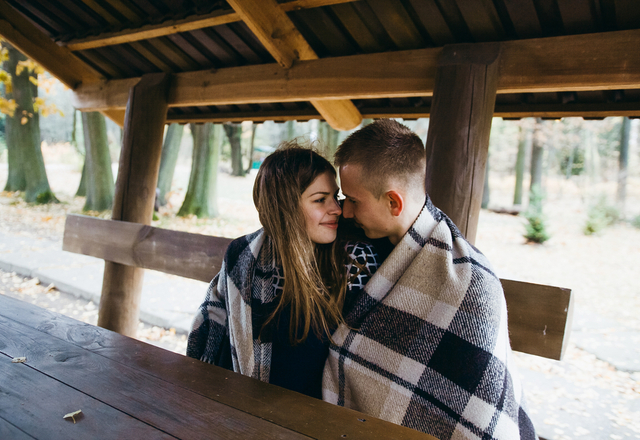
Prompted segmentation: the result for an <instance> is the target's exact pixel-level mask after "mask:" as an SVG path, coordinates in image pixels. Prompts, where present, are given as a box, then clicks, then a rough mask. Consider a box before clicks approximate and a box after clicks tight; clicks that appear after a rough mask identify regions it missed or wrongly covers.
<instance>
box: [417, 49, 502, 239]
mask: <svg viewBox="0 0 640 440" xmlns="http://www.w3.org/2000/svg"><path fill="white" fill-rule="evenodd" d="M499 55H500V45H499V44H498V43H487V44H473V45H472V44H456V45H450V46H445V47H444V49H443V51H442V56H441V58H440V60H439V62H438V67H437V71H436V79H435V86H434V91H433V103H432V106H431V117H430V121H429V133H428V135H427V143H426V147H427V173H426V188H427V193H428V194H429V196H430V197H431V200H432V201H433V203H434V204H435V205H436V206H437V207H438V208H440V209H442V211H444V212H445V214H447V215H448V216H449V217H450V218H451V220H453V222H454V223H455V224H456V225H457V226H458V228H459V229H460V231H461V232H462V233H463V234H464V235H465V237H466V238H467V240H469V241H470V242H471V243H474V241H475V236H476V230H477V229H478V216H479V214H480V205H481V203H482V191H483V187H484V175H485V165H486V163H487V155H488V152H489V134H490V131H491V119H492V117H493V109H494V106H495V99H496V90H497V85H498V59H499Z"/></svg>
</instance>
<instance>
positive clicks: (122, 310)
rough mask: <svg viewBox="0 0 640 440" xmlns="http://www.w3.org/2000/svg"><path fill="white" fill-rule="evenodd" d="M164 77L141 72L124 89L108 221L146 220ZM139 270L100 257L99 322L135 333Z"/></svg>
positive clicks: (164, 93) (154, 174)
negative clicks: (125, 95) (121, 136)
mask: <svg viewBox="0 0 640 440" xmlns="http://www.w3.org/2000/svg"><path fill="white" fill-rule="evenodd" d="M169 82H170V78H169V75H167V74H165V73H154V74H147V75H144V76H143V77H142V79H141V80H140V82H139V83H138V84H136V85H135V86H134V87H132V88H131V90H130V91H129V101H128V102H127V110H126V114H125V124H124V139H123V141H122V151H121V152H120V165H119V168H118V178H117V181H116V188H115V195H114V203H113V215H112V219H113V220H121V221H128V222H135V223H141V224H145V225H149V224H151V219H152V216H153V205H154V201H155V195H156V185H157V182H158V172H159V169H160V156H161V153H162V136H163V129H164V124H165V120H166V117H167V95H168V90H169ZM143 271H144V270H143V269H141V268H138V267H132V266H125V265H122V264H118V263H112V262H109V261H105V266H104V279H103V282H102V296H101V298H100V313H99V315H98V325H99V326H101V327H104V328H107V329H109V330H113V331H116V332H118V333H121V334H123V335H127V336H132V337H135V335H136V330H137V327H138V313H139V310H140V296H141V293H142V279H143V275H144V272H143Z"/></svg>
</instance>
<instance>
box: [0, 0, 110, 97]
mask: <svg viewBox="0 0 640 440" xmlns="http://www.w3.org/2000/svg"><path fill="white" fill-rule="evenodd" d="M0 34H1V35H2V37H3V38H5V39H6V40H7V41H8V42H9V43H11V44H12V45H13V46H14V47H15V48H16V49H18V50H19V51H20V52H22V53H23V54H24V55H26V56H27V57H29V58H31V59H32V60H34V61H36V62H37V63H38V64H40V65H41V66H42V67H44V69H45V70H46V71H47V72H49V73H51V75H53V76H55V77H56V78H58V79H59V80H60V82H62V83H63V84H65V85H66V86H67V87H69V88H70V89H75V88H76V87H77V86H78V85H79V84H80V83H86V82H91V81H99V80H101V79H103V77H102V76H101V75H100V74H99V73H98V72H96V71H95V70H93V69H92V68H91V67H89V66H88V65H86V64H85V63H83V62H82V61H80V60H79V59H78V58H77V57H76V56H75V55H73V54H72V53H71V51H70V50H69V49H67V48H64V47H60V46H58V45H57V44H55V43H54V42H53V41H52V40H51V39H50V38H49V37H48V36H46V35H45V34H43V33H42V31H40V30H39V29H38V28H36V27H35V26H34V25H33V24H31V22H30V21H29V20H27V19H26V18H24V16H23V15H22V14H20V13H19V12H18V11H16V10H15V9H13V8H12V7H11V6H9V4H8V3H7V2H6V1H5V0H0Z"/></svg>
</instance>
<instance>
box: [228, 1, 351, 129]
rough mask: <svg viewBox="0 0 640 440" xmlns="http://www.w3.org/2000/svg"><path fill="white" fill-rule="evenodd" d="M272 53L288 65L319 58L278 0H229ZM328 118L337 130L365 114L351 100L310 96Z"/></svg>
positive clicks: (344, 127)
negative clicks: (321, 98) (319, 98)
mask: <svg viewBox="0 0 640 440" xmlns="http://www.w3.org/2000/svg"><path fill="white" fill-rule="evenodd" d="M228 3H229V4H230V5H231V7H232V8H233V9H234V10H235V11H236V12H237V13H238V14H239V15H240V17H241V18H242V21H244V23H245V24H246V25H247V26H248V27H249V29H251V31H252V32H253V33H254V34H255V36H256V37H257V38H258V40H260V42H261V43H262V44H263V45H264V47H265V48H266V49H267V50H268V51H269V53H270V54H271V56H273V58H275V60H276V61H277V62H278V63H279V64H280V65H281V66H282V67H284V68H285V69H289V68H290V67H291V66H292V65H293V63H294V61H298V60H301V61H305V60H315V59H317V58H318V56H317V55H316V53H315V52H314V50H313V49H312V48H311V46H310V45H309V43H307V41H306V40H305V39H304V37H303V36H302V34H301V33H300V32H299V31H298V30H297V29H296V27H295V26H294V24H293V22H292V21H291V19H290V18H289V17H288V16H287V14H286V12H284V11H283V10H282V9H281V8H280V7H279V6H278V3H276V1H275V0H228ZM309 101H310V102H311V104H312V105H313V106H314V107H315V108H316V109H317V110H318V112H319V113H320V114H321V115H322V116H323V118H324V119H325V121H327V123H328V124H329V125H330V126H331V127H333V128H334V129H336V130H351V129H352V128H355V127H357V126H358V125H359V124H360V123H361V122H362V115H361V114H360V112H359V111H358V109H357V108H356V106H355V105H353V103H352V102H351V101H348V100H343V99H336V100H318V99H310V100H309Z"/></svg>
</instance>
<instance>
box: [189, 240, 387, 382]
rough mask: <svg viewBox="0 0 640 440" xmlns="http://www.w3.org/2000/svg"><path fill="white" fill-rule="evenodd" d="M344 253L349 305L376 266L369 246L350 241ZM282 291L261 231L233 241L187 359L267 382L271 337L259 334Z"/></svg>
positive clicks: (278, 270)
mask: <svg viewBox="0 0 640 440" xmlns="http://www.w3.org/2000/svg"><path fill="white" fill-rule="evenodd" d="M346 250H347V253H348V255H349V263H348V264H347V266H346V270H347V273H348V274H350V275H351V276H350V277H349V283H348V286H347V302H348V303H349V304H351V303H353V298H355V297H358V296H359V294H360V293H361V292H362V289H363V288H364V285H365V284H366V282H367V281H368V280H369V278H370V274H372V273H375V271H376V269H377V267H378V264H377V260H376V254H375V251H374V250H373V248H372V247H371V246H369V245H367V244H365V243H360V242H349V243H347V244H346ZM283 286H284V278H283V272H282V267H280V266H279V265H278V264H277V258H276V254H275V249H274V246H273V244H272V242H271V240H270V239H269V237H268V236H266V235H265V233H264V230H263V229H260V230H258V231H256V232H254V233H252V234H249V235H245V236H244V237H240V238H238V239H236V240H234V241H232V242H231V244H229V247H228V248H227V251H226V253H225V257H224V260H223V263H222V267H221V268H220V272H219V273H218V275H216V276H215V278H214V279H213V280H212V281H211V283H210V284H209V288H208V289H207V293H206V296H205V299H204V301H203V303H202V304H201V305H200V308H199V311H198V313H197V314H196V316H195V318H194V321H193V324H192V326H191V331H190V332H189V336H188V340H187V356H189V357H192V358H195V359H200V360H202V361H204V362H208V363H211V364H214V365H218V366H221V367H224V368H228V369H230V370H233V371H235V372H238V373H241V374H244V375H245V376H250V377H253V378H254V379H258V380H261V381H263V382H269V377H270V373H271V354H272V346H273V343H272V342H271V339H270V335H269V334H267V335H265V334H264V332H263V334H262V338H259V335H260V330H261V329H262V326H263V324H264V322H265V320H266V319H267V317H268V316H269V315H270V314H271V312H273V310H274V309H275V307H276V306H277V301H275V299H276V298H278V297H279V294H280V293H281V291H282V288H283ZM265 336H266V337H265Z"/></svg>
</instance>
